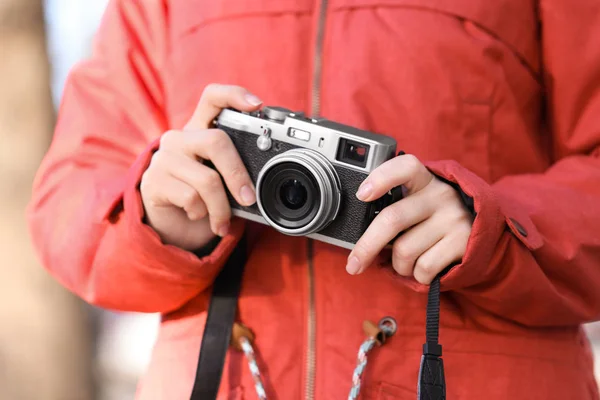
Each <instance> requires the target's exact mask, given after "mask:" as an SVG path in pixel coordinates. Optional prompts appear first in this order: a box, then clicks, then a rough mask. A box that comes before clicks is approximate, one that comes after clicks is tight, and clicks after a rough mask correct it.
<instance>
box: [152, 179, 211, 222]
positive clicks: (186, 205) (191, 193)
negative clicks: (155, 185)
mask: <svg viewBox="0 0 600 400" xmlns="http://www.w3.org/2000/svg"><path fill="white" fill-rule="evenodd" d="M163 191H164V193H165V197H166V200H167V201H168V202H169V203H171V204H173V205H174V206H176V207H179V208H181V209H183V210H184V211H185V212H186V214H187V216H188V218H189V219H190V220H191V221H197V220H199V219H202V218H204V217H206V215H208V209H207V208H206V204H204V201H203V200H202V199H201V198H200V194H199V193H198V192H197V191H196V189H194V188H193V187H191V186H190V185H187V184H185V183H184V182H182V181H180V180H178V179H175V178H174V177H172V176H169V177H168V180H166V182H165V184H164V185H163Z"/></svg>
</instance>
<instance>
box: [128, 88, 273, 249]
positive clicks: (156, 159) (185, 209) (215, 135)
mask: <svg viewBox="0 0 600 400" xmlns="http://www.w3.org/2000/svg"><path fill="white" fill-rule="evenodd" d="M261 104H262V102H261V101H260V100H259V99H258V98H257V97H256V96H254V95H252V94H251V93H249V92H248V91H247V90H246V89H243V88H241V87H238V86H226V85H216V84H211V85H209V86H207V87H206V89H204V92H203V94H202V97H201V98H200V101H199V103H198V106H197V107H196V110H195V111H194V114H193V116H192V117H191V119H190V120H189V121H188V123H187V124H186V126H185V128H184V129H183V130H181V131H176V130H173V131H168V132H166V133H165V134H163V136H162V137H161V140H160V147H159V149H158V151H156V153H154V155H153V157H152V160H151V162H150V165H149V166H148V169H147V170H146V171H145V172H144V175H143V176H142V181H141V186H140V191H141V195H142V202H143V204H144V209H145V212H146V221H147V223H148V224H149V225H150V226H151V227H152V228H153V229H154V230H155V231H156V232H157V233H158V234H159V236H160V237H161V239H162V241H163V243H165V244H171V245H175V246H178V247H180V248H182V249H185V250H196V249H198V248H201V247H203V246H204V245H206V244H207V243H208V242H209V241H210V240H211V239H213V238H214V236H215V235H219V236H224V235H226V234H227V231H228V229H229V221H230V219H231V209H230V207H229V202H228V200H227V195H226V193H225V188H224V186H223V183H222V180H221V176H222V177H223V180H224V181H225V184H226V185H227V188H228V189H229V191H230V192H231V194H232V195H233V196H234V197H235V199H236V200H237V201H238V202H239V203H240V204H242V205H246V206H249V205H252V204H254V203H255V202H256V193H255V189H254V185H253V183H252V180H251V179H250V176H249V175H248V172H247V171H246V167H245V166H244V164H243V163H242V160H241V159H240V156H239V154H238V152H237V150H236V148H235V147H234V145H233V143H232V142H231V139H229V136H227V134H226V133H225V132H223V131H221V130H219V129H211V126H212V122H213V120H214V118H215V117H216V116H217V115H218V114H219V113H220V112H221V110H222V109H224V108H227V107H232V108H235V109H237V110H241V111H254V110H256V109H258V108H259V107H260V105H261ZM205 160H206V161H211V162H212V164H213V165H214V166H215V168H216V170H217V171H218V172H217V171H216V170H214V169H212V168H209V167H207V166H206V165H203V163H202V162H203V161H205Z"/></svg>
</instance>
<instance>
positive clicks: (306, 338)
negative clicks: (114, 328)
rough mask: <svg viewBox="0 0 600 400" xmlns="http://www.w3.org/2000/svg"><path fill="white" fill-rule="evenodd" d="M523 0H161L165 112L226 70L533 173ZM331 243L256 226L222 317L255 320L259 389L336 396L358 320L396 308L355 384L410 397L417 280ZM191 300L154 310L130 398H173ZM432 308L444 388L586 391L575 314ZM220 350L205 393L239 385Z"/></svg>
mask: <svg viewBox="0 0 600 400" xmlns="http://www.w3.org/2000/svg"><path fill="white" fill-rule="evenodd" d="M536 7H537V5H536V2H535V1H532V0H499V1H496V2H489V1H483V0H329V1H326V0H321V1H315V0H211V1H208V0H186V1H179V2H170V5H169V13H168V15H169V28H168V30H169V32H168V37H169V46H170V52H169V59H168V65H167V67H166V69H165V70H164V71H163V73H164V76H163V79H164V85H165V86H164V90H165V93H166V98H167V103H166V104H165V108H166V113H167V117H168V119H169V123H170V125H171V126H173V127H174V128H177V127H181V126H182V125H183V124H184V123H185V121H186V119H187V118H188V117H189V115H190V114H191V112H192V110H193V108H194V106H195V104H196V102H197V100H198V98H199V96H200V94H201V92H202V90H203V88H204V86H206V85H207V84H209V83H213V82H216V83H226V84H237V85H241V86H244V87H246V88H248V89H249V90H250V91H252V92H253V93H255V94H257V95H258V96H259V97H261V98H262V99H263V100H264V101H265V104H268V105H278V106H284V107H286V108H290V109H294V110H298V111H305V112H306V113H307V114H312V115H320V116H323V117H326V118H328V119H332V120H335V121H338V122H341V123H345V124H349V125H353V126H356V127H359V128H362V129H366V130H370V131H374V132H378V133H383V134H387V135H390V136H393V137H394V138H395V139H396V140H397V142H398V146H399V149H402V150H404V151H406V152H407V153H413V154H415V155H416V156H418V157H419V158H420V159H421V160H423V161H427V160H437V159H453V160H457V161H458V162H459V163H461V164H462V165H463V166H465V167H467V168H469V169H470V170H472V171H473V172H475V173H476V174H478V175H479V176H481V177H482V178H483V179H485V180H487V181H488V182H490V183H492V182H494V181H496V180H498V179H500V178H501V177H503V176H505V175H510V174H520V173H538V172H542V171H544V170H545V169H546V168H547V167H548V166H549V165H550V163H551V162H552V155H551V152H550V147H549V138H548V133H547V132H545V130H544V126H543V125H544V124H543V101H544V98H543V87H542V85H541V84H540V82H541V72H540V71H541V67H540V61H539V60H540V54H539V47H540V43H539V39H538V37H539V32H538V21H537V17H536ZM347 256H348V251H347V250H343V249H340V248H336V247H334V246H331V245H327V244H323V243H320V242H312V244H309V243H308V240H307V239H305V238H292V237H287V236H283V235H281V234H278V233H276V232H275V231H274V230H272V229H270V228H265V229H263V230H262V233H261V236H260V238H259V239H258V240H257V241H256V244H255V246H254V248H253V251H252V253H251V255H250V259H249V261H248V263H247V266H246V271H245V276H244V283H243V286H242V292H241V296H240V303H239V316H240V319H241V320H242V322H243V323H245V324H246V325H248V326H249V327H250V328H251V329H252V330H253V331H254V333H255V334H256V342H255V346H256V351H257V354H258V361H259V365H260V366H261V368H262V372H263V376H264V379H265V383H266V387H267V391H268V392H269V394H270V397H269V398H279V399H340V398H345V397H347V395H348V391H349V389H350V386H351V378H352V371H353V369H354V367H355V365H356V353H357V351H358V347H359V346H360V344H361V342H362V341H363V340H364V333H363V332H362V328H361V327H362V322H363V321H364V320H372V321H374V322H376V321H377V320H379V319H380V318H382V317H384V316H392V317H394V318H395V319H396V321H397V323H398V325H399V328H398V332H397V333H396V334H395V336H394V337H393V338H392V339H390V340H389V341H388V342H387V343H386V344H385V345H384V346H383V347H381V348H378V349H376V350H375V351H374V352H373V355H372V357H371V358H370V359H369V363H368V367H367V370H366V372H365V377H364V386H363V393H364V397H363V398H365V399H414V398H415V397H416V383H417V374H418V366H419V358H420V355H421V345H422V343H423V341H424V334H425V328H424V322H425V306H426V301H427V297H426V294H417V293H415V292H413V291H411V290H409V289H407V288H406V287H405V286H404V285H403V284H402V283H401V282H399V281H398V278H397V277H396V276H394V274H393V273H392V272H391V271H390V270H389V269H387V268H381V267H379V266H378V265H374V266H372V267H371V268H370V269H369V270H368V271H367V272H366V273H364V274H362V275H360V276H350V275H348V274H347V273H346V272H345V264H346V258H347ZM207 302H208V298H207V297H206V296H200V297H199V298H197V299H195V300H193V301H192V302H190V303H189V304H188V305H186V306H185V307H184V308H183V309H182V310H179V311H177V312H174V313H172V314H169V315H167V316H164V317H163V320H164V321H163V324H162V327H161V332H160V335H159V340H158V343H157V346H156V349H155V351H154V356H153V362H152V364H151V367H150V370H149V372H148V374H147V375H146V377H145V378H144V380H143V384H142V386H141V389H140V393H139V397H140V398H142V399H158V398H161V399H162V398H174V399H175V398H177V399H178V398H186V397H189V393H190V391H191V387H192V382H193V377H194V373H195V366H196V361H197V354H198V349H199V345H200V338H201V333H202V325H203V321H204V319H205V312H204V311H205V310H206V306H207ZM441 313H442V314H441V331H440V337H441V340H442V344H443V345H444V352H445V353H444V360H445V364H446V371H447V372H446V379H447V382H448V398H450V399H478V398H484V396H485V398H488V399H509V398H510V399H519V398H523V399H525V398H527V399H531V398H540V399H542V398H543V399H591V398H593V396H594V394H595V389H593V388H592V386H591V370H590V368H589V366H590V359H589V356H588V355H587V347H586V343H585V340H584V339H583V336H582V334H581V332H580V331H579V330H578V329H576V328H572V329H564V330H553V331H549V330H548V331H542V330H539V331H535V330H527V329H525V328H522V327H519V326H517V325H516V324H513V323H511V322H508V321H505V320H502V319H499V318H496V317H494V316H493V315H489V314H486V313H484V312H482V311H480V310H478V309H477V308H476V307H474V306H472V305H470V303H469V302H468V299H467V298H465V297H463V296H462V295H461V294H460V293H453V294H445V295H444V296H443V298H442V311H441ZM228 357H229V358H228V363H227V365H226V368H225V371H224V374H223V381H222V391H221V394H222V396H223V397H222V398H223V399H226V398H229V399H254V398H256V394H255V393H254V389H253V387H254V384H253V380H252V377H251V375H250V372H249V370H248V367H247V365H246V363H245V361H244V357H243V355H242V354H238V353H235V352H230V354H229V356H228ZM538 381H541V382H544V384H543V385H537V382H538ZM532 393H535V394H532ZM532 396H533V397H532Z"/></svg>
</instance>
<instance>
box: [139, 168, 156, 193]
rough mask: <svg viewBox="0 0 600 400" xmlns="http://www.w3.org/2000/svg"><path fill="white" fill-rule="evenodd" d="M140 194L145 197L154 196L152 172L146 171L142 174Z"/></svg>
mask: <svg viewBox="0 0 600 400" xmlns="http://www.w3.org/2000/svg"><path fill="white" fill-rule="evenodd" d="M140 192H141V193H142V194H145V195H152V194H153V192H154V182H153V179H152V172H150V171H149V170H146V171H145V172H144V173H143V174H142V179H141V181H140Z"/></svg>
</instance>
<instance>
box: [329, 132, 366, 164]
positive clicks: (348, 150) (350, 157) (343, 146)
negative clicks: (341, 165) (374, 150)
mask: <svg viewBox="0 0 600 400" xmlns="http://www.w3.org/2000/svg"><path fill="white" fill-rule="evenodd" d="M368 155H369V145H367V144H364V143H359V142H355V141H353V140H349V139H343V138H342V139H340V143H339V145H338V151H337V156H336V159H337V160H338V161H342V162H345V163H348V164H351V165H356V166H357V167H363V168H364V167H366V166H367V156H368Z"/></svg>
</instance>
